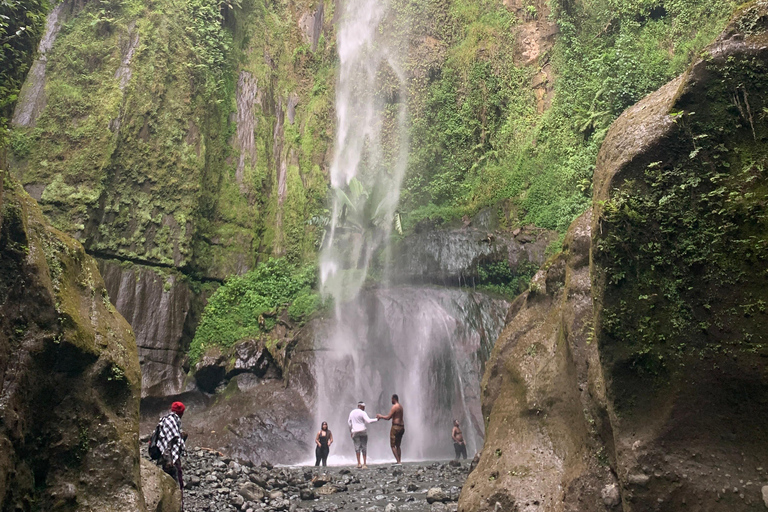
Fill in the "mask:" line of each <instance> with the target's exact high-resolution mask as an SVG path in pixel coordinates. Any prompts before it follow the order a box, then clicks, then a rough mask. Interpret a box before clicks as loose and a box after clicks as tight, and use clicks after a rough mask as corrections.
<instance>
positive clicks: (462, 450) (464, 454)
mask: <svg viewBox="0 0 768 512" xmlns="http://www.w3.org/2000/svg"><path fill="white" fill-rule="evenodd" d="M461 454H462V455H463V456H464V460H467V443H461Z"/></svg>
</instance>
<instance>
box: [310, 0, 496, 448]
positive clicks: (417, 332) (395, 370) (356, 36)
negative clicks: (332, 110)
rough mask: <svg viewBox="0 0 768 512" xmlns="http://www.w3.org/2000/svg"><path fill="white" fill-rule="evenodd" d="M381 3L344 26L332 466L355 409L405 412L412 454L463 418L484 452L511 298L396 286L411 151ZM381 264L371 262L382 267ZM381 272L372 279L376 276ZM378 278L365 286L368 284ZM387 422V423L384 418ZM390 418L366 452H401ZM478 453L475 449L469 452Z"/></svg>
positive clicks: (433, 444)
mask: <svg viewBox="0 0 768 512" xmlns="http://www.w3.org/2000/svg"><path fill="white" fill-rule="evenodd" d="M388 7H389V5H388V2H386V1H383V0H347V1H346V2H344V3H343V6H342V14H341V18H340V21H339V26H338V41H337V45H338V52H339V59H340V70H339V77H338V84H337V89H336V115H337V128H336V130H337V132H336V140H335V153H334V159H333V163H332V166H331V187H332V189H333V193H334V196H333V206H332V209H331V211H332V217H331V219H330V226H329V229H328V233H327V236H326V238H325V242H324V244H323V249H322V250H321V254H320V280H321V291H322V293H323V294H325V295H326V296H327V295H330V296H332V297H333V299H334V308H335V310H334V314H333V319H332V321H331V325H330V329H329V332H328V333H326V334H323V335H318V339H317V340H316V348H317V351H316V362H315V377H316V382H317V402H316V427H317V428H319V426H320V424H321V422H322V421H327V422H328V424H329V428H330V429H331V431H332V432H333V433H334V439H335V444H334V446H333V447H332V449H331V456H330V458H329V460H330V462H331V463H334V462H336V463H338V462H342V461H344V462H349V460H350V459H353V458H354V450H353V448H352V442H351V439H350V435H349V431H348V427H347V416H348V414H349V412H350V411H351V410H352V409H353V408H354V407H355V406H356V404H357V402H358V400H363V401H365V402H366V403H367V405H368V407H367V409H366V412H367V413H368V414H369V415H370V416H371V417H373V416H375V414H376V413H382V414H386V413H388V412H389V408H390V407H391V404H390V397H391V395H392V394H394V393H397V394H398V395H399V396H400V401H401V403H402V405H403V407H404V411H405V417H404V420H405V429H406V433H405V437H404V439H403V447H402V449H403V458H404V460H425V459H437V458H445V457H450V456H452V453H453V445H452V441H451V438H450V433H451V427H452V421H453V419H454V418H457V419H459V421H460V422H461V424H462V428H463V431H464V434H465V438H466V439H467V441H468V449H469V451H470V454H471V453H472V452H473V451H474V450H478V449H480V447H481V445H482V439H483V425H484V422H483V418H482V414H481V412H480V398H479V394H480V379H481V371H482V366H483V362H484V360H485V359H486V358H487V356H488V353H489V351H490V349H491V347H492V345H493V343H494V341H495V340H496V337H497V336H498V334H499V333H500V331H501V328H502V327H503V325H504V318H505V315H506V309H507V306H508V304H507V303H506V302H505V301H503V300H500V299H493V298H490V297H487V296H484V295H482V294H476V293H472V292H470V291H466V290H460V289H447V288H428V287H420V288H417V287H407V286H406V287H403V286H400V287H393V286H391V285H390V284H389V282H390V281H389V279H388V276H389V275H390V274H391V273H392V272H395V271H396V269H392V268H391V265H389V252H390V251H389V245H388V241H389V239H390V235H391V232H392V229H393V226H394V219H395V214H396V208H397V204H398V201H399V196H400V185H401V181H402V177H403V173H404V171H405V166H406V162H407V156H408V146H407V141H408V139H407V127H406V119H407V110H406V91H407V88H406V81H405V74H404V72H403V62H404V59H403V55H401V52H400V50H399V49H400V48H402V47H403V46H406V44H404V43H406V42H404V41H398V40H396V39H395V38H396V36H395V35H394V34H402V33H403V31H402V30H395V29H393V28H392V24H393V23H396V24H398V26H399V27H400V28H402V25H403V23H405V21H404V20H397V19H396V18H395V17H394V14H393V13H392V12H391V11H390V10H389V8H388ZM374 263H375V265H374ZM372 268H375V269H376V270H377V274H376V276H375V277H376V279H375V280H371V276H370V275H369V274H370V272H371V270H372ZM369 280H371V281H376V282H377V283H378V284H377V285H376V286H364V285H365V284H366V282H367V281H369ZM382 423H383V422H382ZM389 427H390V424H389V423H386V424H381V423H380V424H372V425H370V426H369V433H370V434H369V451H368V453H369V457H370V459H371V460H373V461H389V460H393V457H392V453H391V451H390V448H389V436H388V432H389ZM470 456H471V455H470Z"/></svg>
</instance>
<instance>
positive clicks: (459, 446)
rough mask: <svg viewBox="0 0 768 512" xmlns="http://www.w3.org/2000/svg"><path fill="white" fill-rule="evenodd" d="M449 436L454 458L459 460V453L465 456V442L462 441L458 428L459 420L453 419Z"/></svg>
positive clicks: (462, 437) (462, 436)
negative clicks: (454, 453)
mask: <svg viewBox="0 0 768 512" xmlns="http://www.w3.org/2000/svg"><path fill="white" fill-rule="evenodd" d="M451 438H452V439H453V450H454V451H455V452H456V460H459V455H463V456H464V458H465V459H466V458H467V443H465V442H464V435H463V434H462V433H461V429H460V428H459V420H453V430H452V431H451Z"/></svg>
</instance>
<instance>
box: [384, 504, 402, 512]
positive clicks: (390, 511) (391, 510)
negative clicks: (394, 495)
mask: <svg viewBox="0 0 768 512" xmlns="http://www.w3.org/2000/svg"><path fill="white" fill-rule="evenodd" d="M399 511H400V509H399V508H397V505H395V504H394V503H387V506H386V507H384V512H399Z"/></svg>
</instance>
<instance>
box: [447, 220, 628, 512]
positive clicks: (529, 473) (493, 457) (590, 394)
mask: <svg viewBox="0 0 768 512" xmlns="http://www.w3.org/2000/svg"><path fill="white" fill-rule="evenodd" d="M591 220H592V219H591V212H587V213H585V214H584V215H582V216H581V217H580V218H579V219H577V220H576V221H575V222H574V223H573V224H572V225H571V227H570V228H569V230H568V234H567V235H566V238H565V241H564V244H563V252H562V253H560V254H558V255H556V256H554V257H552V258H551V259H550V260H549V261H547V262H546V263H545V265H544V266H543V268H542V269H541V270H540V271H539V272H538V273H537V274H536V276H535V277H534V279H533V281H532V283H531V287H530V290H529V291H527V292H525V293H524V294H522V295H521V296H520V297H518V298H517V299H516V300H515V302H514V303H513V304H512V305H511V307H510V310H509V313H508V316H507V319H508V324H507V326H506V328H505V329H504V331H503V332H502V334H501V336H500V337H499V339H498V341H497V342H496V345H495V346H494V348H493V352H492V353H491V357H490V359H489V360H488V362H487V363H486V369H485V374H484V376H483V381H482V405H483V417H484V419H485V435H486V438H485V445H484V446H483V449H482V451H481V453H480V459H479V463H478V465H477V467H476V468H475V469H474V470H473V471H472V472H471V473H470V475H469V477H468V479H467V482H466V484H465V485H464V487H463V489H462V493H461V496H460V499H459V511H460V512H481V511H493V510H526V509H527V508H529V507H531V508H532V507H537V508H538V507H540V509H541V510H547V511H551V512H555V511H570V510H579V511H582V512H587V511H604V510H611V507H607V506H606V505H605V504H604V503H603V499H602V493H603V489H605V488H611V487H614V488H616V487H617V486H616V483H617V481H616V477H615V476H614V474H613V473H612V472H611V471H610V468H609V466H608V454H609V453H610V448H607V447H606V440H609V439H610V425H609V424H608V422H607V417H606V414H605V388H604V383H603V378H602V372H601V369H600V365H599V358H598V352H597V346H596V345H595V344H594V343H592V341H593V339H592V337H593V331H592V329H591V325H592V295H591V286H590V285H591V283H590V278H589V272H590V269H589V247H590V239H591V230H590V227H591ZM499 507H501V508H499Z"/></svg>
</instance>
